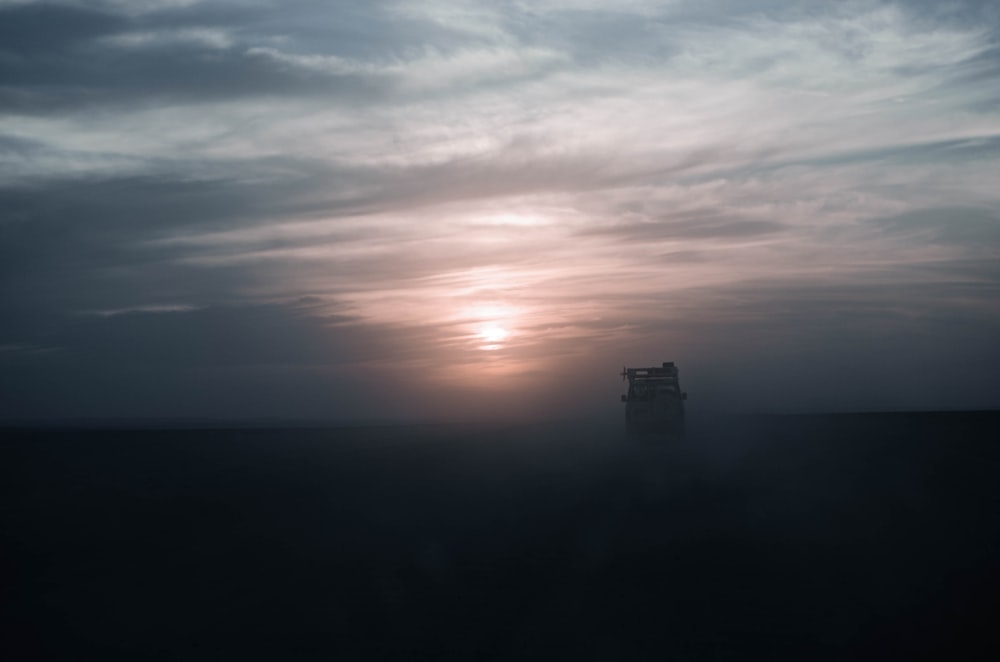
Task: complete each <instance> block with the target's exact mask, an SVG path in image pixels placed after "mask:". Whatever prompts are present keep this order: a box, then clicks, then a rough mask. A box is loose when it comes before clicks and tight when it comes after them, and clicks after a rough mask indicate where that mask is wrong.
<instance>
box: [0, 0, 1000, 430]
mask: <svg viewBox="0 0 1000 662" xmlns="http://www.w3.org/2000/svg"><path fill="white" fill-rule="evenodd" d="M998 28H1000V5H997V4H996V3H995V2H991V1H986V0H984V1H972V0H968V1H966V0H962V1H957V2H940V1H932V0H907V1H904V2H875V1H858V2H853V1H848V2H837V3H827V2H792V1H788V2H786V1H781V0H760V1H756V2H754V1H751V0H747V1H743V0H697V1H687V0H671V1H668V2H654V1H647V0H622V1H620V2H617V3H607V2H596V1H595V0H579V1H573V0H539V1H537V2H528V1H527V0H507V1H494V0H490V1H485V0H483V1H471V0H466V1H462V0H455V1H447V2H446V1H444V0H426V1H417V0H405V1H404V0H400V1H390V0H385V1H371V2H353V1H352V2H346V1H345V2H335V1H323V2H320V1H318V0H282V1H280V2H278V1H274V2H268V1H266V0H211V1H202V2H199V1H197V0H127V1H126V0H87V1H83V0H80V1H71V0H67V1H63V2H37V1H31V0H0V418H3V419H21V418H24V419H29V418H30V419H44V420H49V419H52V420H55V419H62V418H79V417H88V418H108V417H153V418H157V417H162V418H172V417H213V418H225V419H230V418H256V417H278V418H323V419H336V420H362V419H363V420H386V421H388V420H394V421H395V420H451V419H466V418H475V417H492V418H506V419H512V418H530V417H566V416H569V417H573V416H578V415H581V416H582V415H585V414H592V413H595V412H612V413H614V412H619V408H620V407H621V406H622V405H621V404H620V403H619V402H618V396H619V394H620V393H621V392H623V391H622V388H623V386H622V384H621V380H620V377H619V376H618V373H619V372H620V371H621V369H622V366H623V365H627V366H629V367H643V366H648V365H657V364H659V363H660V362H662V361H671V360H672V361H675V362H676V363H677V365H678V366H679V368H680V375H681V383H682V386H683V387H684V390H686V391H687V392H688V393H689V400H688V407H689V409H690V410H692V411H695V410H700V411H704V412H716V411H768V412H782V411H858V410H865V411H867V410H908V409H977V408H997V407H1000V386H998V385H997V381H998V378H997V375H998V374H1000V340H998V339H1000V30H998ZM615 415H617V414H615Z"/></svg>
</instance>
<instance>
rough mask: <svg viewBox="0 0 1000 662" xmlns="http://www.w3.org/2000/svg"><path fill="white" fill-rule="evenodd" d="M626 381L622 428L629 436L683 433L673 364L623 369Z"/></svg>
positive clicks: (680, 398) (680, 393)
mask: <svg viewBox="0 0 1000 662" xmlns="http://www.w3.org/2000/svg"><path fill="white" fill-rule="evenodd" d="M622 379H623V380H626V379H627V380H628V393H627V394H625V395H623V396H622V402H624V403H625V427H626V429H627V430H628V432H629V433H630V434H632V433H644V432H649V433H662V434H679V433H682V432H683V431H684V401H685V400H687V393H684V392H683V391H681V386H680V379H679V376H678V372H677V366H676V365H674V363H673V362H672V361H669V362H665V363H663V364H662V365H661V366H659V367H654V368H623V369H622Z"/></svg>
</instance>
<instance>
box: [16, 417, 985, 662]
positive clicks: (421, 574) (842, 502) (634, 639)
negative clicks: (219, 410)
mask: <svg viewBox="0 0 1000 662" xmlns="http://www.w3.org/2000/svg"><path fill="white" fill-rule="evenodd" d="M621 427H622V426H621V421H617V420H616V421H614V422H613V423H609V424H596V423H595V424H588V425H584V424H580V425H552V426H535V427H516V426H511V427H509V428H506V429H504V428H490V429H487V428H475V427H409V428H406V427H387V428H368V429H297V430H274V429H268V430H265V429H248V430H183V431H178V430H144V431H135V430H55V429H48V430H16V429H7V430H0V434H2V435H3V440H2V442H0V467H2V490H3V492H2V494H3V497H2V501H0V508H2V510H0V517H2V526H3V529H2V531H3V534H2V535H3V548H2V566H0V572H2V576H0V581H2V587H0V590H2V594H0V595H2V598H0V599H2V600H3V603H2V609H3V612H2V631H0V659H5V660H91V659H93V660H116V659H121V660H222V659H234V660H239V659H246V658H252V659H269V660H283V659H292V660H299V659H308V660H312V659H316V660H353V659H400V660H417V659H427V660H437V659H453V660H493V659H497V660H523V659H540V660H552V659H572V660H629V659H636V660H665V659H669V660H688V659H697V660H721V659H725V660H728V659H733V660H756V659H760V660H767V659H789V660H824V659H879V660H889V659H918V658H922V659H951V658H956V659H970V658H974V657H981V658H982V659H1000V643H998V630H1000V628H998V626H997V624H998V621H997V620H996V618H995V616H994V613H996V612H998V611H1000V609H998V607H1000V605H998V604H997V603H998V599H997V596H998V589H1000V581H998V572H997V566H998V563H997V560H998V543H1000V535H998V531H1000V525H998V521H1000V480H998V476H1000V444H998V442H997V441H996V440H998V439H1000V414H997V413H981V414H880V415H842V416H808V417H806V416H796V417H753V418H730V419H724V420H699V419H697V418H696V417H695V418H693V419H692V420H691V421H690V422H689V433H688V435H687V437H686V438H685V439H683V440H676V439H673V440H655V439H639V440H628V439H625V438H624V436H623V434H622V431H621ZM977 651H978V654H977V653H976V652H977Z"/></svg>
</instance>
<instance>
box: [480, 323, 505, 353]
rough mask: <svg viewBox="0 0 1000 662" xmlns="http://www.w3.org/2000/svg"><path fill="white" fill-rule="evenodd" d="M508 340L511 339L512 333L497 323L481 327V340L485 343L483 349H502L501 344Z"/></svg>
mask: <svg viewBox="0 0 1000 662" xmlns="http://www.w3.org/2000/svg"><path fill="white" fill-rule="evenodd" d="M508 338H510V331H508V330H507V329H506V328H504V327H503V326H500V325H499V324H497V323H494V322H490V323H487V324H483V325H482V326H480V327H479V339H480V340H482V341H483V342H484V343H485V344H484V345H483V346H482V349H487V350H496V349H500V348H501V347H502V344H501V343H503V341H505V340H507V339H508Z"/></svg>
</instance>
